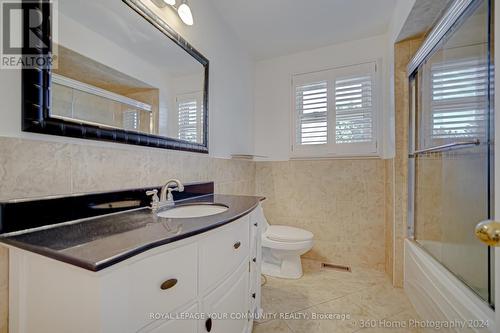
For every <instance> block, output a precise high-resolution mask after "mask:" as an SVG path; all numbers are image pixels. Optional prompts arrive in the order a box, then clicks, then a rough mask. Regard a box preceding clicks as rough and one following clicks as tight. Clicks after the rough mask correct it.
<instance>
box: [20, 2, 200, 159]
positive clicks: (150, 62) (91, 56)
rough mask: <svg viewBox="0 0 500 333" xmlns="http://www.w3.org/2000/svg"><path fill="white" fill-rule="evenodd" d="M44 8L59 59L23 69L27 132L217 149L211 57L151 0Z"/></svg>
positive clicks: (45, 29) (43, 30)
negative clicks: (211, 124)
mask: <svg viewBox="0 0 500 333" xmlns="http://www.w3.org/2000/svg"><path fill="white" fill-rule="evenodd" d="M25 5H26V6H28V5H29V6H31V7H33V6H34V4H33V1H26V4H24V3H23V6H25ZM35 6H36V7H37V8H36V10H38V11H39V13H40V15H41V17H42V18H43V20H42V24H41V25H40V26H39V27H38V28H37V30H36V33H37V34H40V36H43V37H44V38H50V41H51V42H50V46H48V47H45V48H44V47H42V46H40V47H35V52H36V53H37V54H38V56H44V57H48V58H50V63H51V65H50V66H40V67H37V66H31V67H28V66H24V67H23V75H22V78H23V83H22V84H23V87H22V88H23V89H22V91H23V119H22V121H23V131H28V132H36V133H43V134H51V135H60V136H70V137H76V138H85V139H94V140H105V141H113V142H120V143H125V144H134V145H141V146H149V147H158V148H166V149H176V150H186V151H193V152H201V153H208V72H209V71H208V69H209V62H208V60H207V59H206V58H205V57H204V56H203V55H202V54H201V53H200V52H198V51H197V50H196V49H194V48H193V47H192V46H191V45H190V44H189V43H187V42H186V41H185V40H184V39H183V38H182V37H181V36H180V35H179V34H178V33H176V32H175V31H174V30H172V29H171V28H170V27H169V26H168V25H167V24H166V23H165V22H164V21H163V20H162V19H161V18H160V17H159V16H158V14H157V13H158V12H157V11H156V10H155V7H154V4H153V3H152V2H151V1H140V0H123V1H102V0H86V1H80V0H64V1H57V3H56V2H49V1H43V0H40V1H39V2H38V3H36V4H35ZM30 33H33V29H31V28H30V29H28V28H25V31H24V32H23V34H24V38H25V40H27V39H28V38H30ZM33 52H34V48H33V47H30V48H29V49H28V48H27V47H23V56H27V55H28V54H33Z"/></svg>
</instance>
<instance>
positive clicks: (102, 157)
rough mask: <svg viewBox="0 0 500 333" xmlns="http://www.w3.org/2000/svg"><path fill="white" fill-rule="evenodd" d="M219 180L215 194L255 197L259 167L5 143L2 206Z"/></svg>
mask: <svg viewBox="0 0 500 333" xmlns="http://www.w3.org/2000/svg"><path fill="white" fill-rule="evenodd" d="M174 177H175V178H179V179H181V180H182V181H183V182H191V181H206V180H214V181H215V184H216V188H215V191H216V192H217V193H225V194H249V195H251V194H253V193H254V190H255V163H254V162H248V161H236V160H225V159H216V158H210V157H208V156H206V155H202V154H191V153H182V152H175V151H168V150H161V149H147V148H141V147H133V146H126V145H123V147H117V146H113V148H109V147H99V146H95V145H88V144H82V145H77V144H66V143H54V142H43V141H31V140H24V139H12V138H0V200H8V199H15V198H25V197H40V196H47V195H65V194H72V193H85V192H95V191H110V190H119V189H127V188H134V187H146V186H152V185H160V184H162V183H163V182H165V181H166V180H167V179H169V178H174ZM7 316H8V251H7V250H6V249H5V248H2V247H0V333H6V332H7V321H8V319H7V318H8V317H7Z"/></svg>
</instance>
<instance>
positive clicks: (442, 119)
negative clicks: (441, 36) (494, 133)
mask: <svg viewBox="0 0 500 333" xmlns="http://www.w3.org/2000/svg"><path fill="white" fill-rule="evenodd" d="M431 86H432V89H431V91H432V96H431V133H430V137H431V139H432V141H436V140H446V139H457V138H477V139H479V138H484V137H485V136H486V134H487V112H488V110H487V107H488V104H487V100H486V96H487V93H488V91H487V90H488V66H487V64H485V63H484V62H479V61H478V60H474V59H469V60H460V61H456V62H447V63H446V64H434V65H432V67H431Z"/></svg>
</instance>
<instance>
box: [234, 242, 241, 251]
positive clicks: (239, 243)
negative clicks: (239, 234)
mask: <svg viewBox="0 0 500 333" xmlns="http://www.w3.org/2000/svg"><path fill="white" fill-rule="evenodd" d="M240 246H241V242H236V243H234V245H233V247H234V249H235V250H237V249H239V248H240Z"/></svg>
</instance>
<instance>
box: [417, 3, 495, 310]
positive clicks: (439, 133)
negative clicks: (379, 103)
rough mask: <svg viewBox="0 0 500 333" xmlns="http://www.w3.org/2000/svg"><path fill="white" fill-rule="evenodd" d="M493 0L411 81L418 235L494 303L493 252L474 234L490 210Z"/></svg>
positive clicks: (474, 11) (466, 19) (478, 7)
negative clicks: (491, 4) (491, 31)
mask: <svg viewBox="0 0 500 333" xmlns="http://www.w3.org/2000/svg"><path fill="white" fill-rule="evenodd" d="M489 20H490V17H489V1H477V2H476V3H475V5H474V6H473V7H471V8H470V9H469V10H468V12H467V13H466V14H464V15H463V17H462V18H461V20H460V21H459V22H458V23H457V24H456V25H455V26H454V28H452V31H449V32H448V33H447V35H446V36H445V38H444V39H443V40H442V41H441V42H440V44H439V45H438V46H437V48H436V49H435V51H434V52H433V53H431V55H430V56H429V57H428V58H427V59H426V60H425V61H424V62H423V63H422V65H421V66H420V67H419V68H418V70H417V72H416V74H415V75H414V76H413V78H412V81H411V90H412V110H413V117H412V120H413V133H414V134H413V135H412V137H411V140H410V141H412V142H411V144H410V151H413V152H414V153H413V154H412V155H411V156H410V158H411V159H410V162H411V168H412V172H413V179H412V187H413V188H411V189H410V190H411V191H413V193H412V194H413V202H412V204H413V207H412V211H413V216H412V217H413V229H414V230H413V235H414V238H415V240H416V241H417V242H418V243H419V244H420V245H421V246H422V247H423V248H424V249H425V250H426V251H427V252H429V253H430V254H431V255H432V256H434V257H435V258H436V259H437V260H438V261H439V262H441V263H442V264H443V265H444V266H445V267H446V268H447V269H448V270H450V271H451V272H452V273H453V274H454V275H455V276H457V277H458V278H459V279H461V280H462V281H463V282H464V283H465V284H466V285H467V286H469V287H470V288H471V289H472V290H474V291H475V292H476V293H477V294H478V295H479V296H480V297H481V298H483V299H484V300H485V301H487V302H489V303H490V304H491V305H493V303H494V300H493V293H492V291H491V288H490V284H491V283H490V281H491V278H492V276H491V275H492V270H491V269H490V260H491V256H492V253H493V252H491V253H490V251H489V249H488V248H487V247H486V246H484V244H482V243H481V242H479V241H478V240H477V239H476V238H475V235H474V227H475V226H476V224H477V223H478V222H481V221H483V220H487V219H489V218H490V215H491V207H490V202H491V199H492V198H491V195H490V184H491V183H492V174H491V170H492V169H491V163H492V156H491V154H492V151H491V149H490V148H491V147H490V145H491V143H492V137H491V135H490V133H492V128H491V122H490V118H491V117H490V110H491V109H492V108H491V104H490V101H492V98H490V88H491V87H492V79H493V78H492V77H491V72H492V71H491V64H490V35H489V28H490V21H489Z"/></svg>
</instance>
